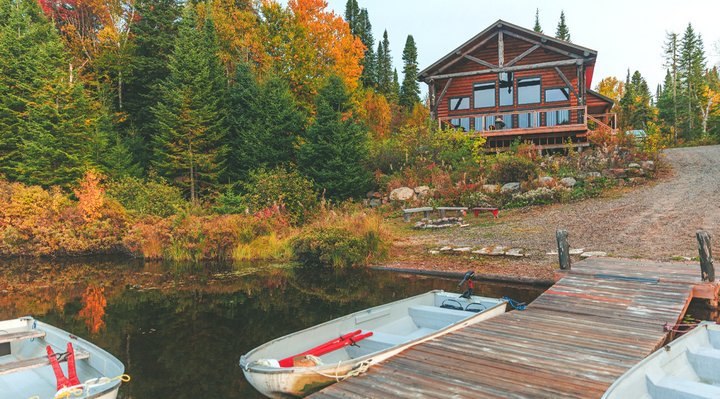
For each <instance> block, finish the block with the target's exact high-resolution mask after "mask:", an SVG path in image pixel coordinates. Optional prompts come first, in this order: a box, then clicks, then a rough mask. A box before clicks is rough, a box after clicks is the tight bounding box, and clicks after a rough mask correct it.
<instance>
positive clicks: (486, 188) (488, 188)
mask: <svg viewBox="0 0 720 399" xmlns="http://www.w3.org/2000/svg"><path fill="white" fill-rule="evenodd" d="M482 191H483V192H486V193H496V192H498V185H497V184H483V186H482Z"/></svg>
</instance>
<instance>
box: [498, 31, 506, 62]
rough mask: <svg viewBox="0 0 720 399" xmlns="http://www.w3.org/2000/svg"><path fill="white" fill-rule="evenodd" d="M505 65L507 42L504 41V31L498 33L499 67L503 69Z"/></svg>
mask: <svg viewBox="0 0 720 399" xmlns="http://www.w3.org/2000/svg"><path fill="white" fill-rule="evenodd" d="M504 64H505V41H504V40H503V31H502V30H500V32H498V66H499V67H500V68H502V67H503V66H504Z"/></svg>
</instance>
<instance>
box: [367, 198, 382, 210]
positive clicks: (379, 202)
mask: <svg viewBox="0 0 720 399" xmlns="http://www.w3.org/2000/svg"><path fill="white" fill-rule="evenodd" d="M380 205H382V200H380V198H372V199H370V207H372V208H377V207H379V206H380Z"/></svg>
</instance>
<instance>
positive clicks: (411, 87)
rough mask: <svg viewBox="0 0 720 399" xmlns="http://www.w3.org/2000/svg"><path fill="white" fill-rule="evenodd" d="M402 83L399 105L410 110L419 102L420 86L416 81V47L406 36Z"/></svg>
mask: <svg viewBox="0 0 720 399" xmlns="http://www.w3.org/2000/svg"><path fill="white" fill-rule="evenodd" d="M402 59H403V82H402V87H401V88H400V104H401V105H404V106H405V107H407V109H408V110H410V109H412V107H413V106H414V105H415V103H418V102H420V86H419V84H418V81H417V77H418V72H419V70H418V63H417V47H416V46H415V39H414V38H413V37H412V35H408V37H407V40H406V41H405V48H404V49H403V55H402Z"/></svg>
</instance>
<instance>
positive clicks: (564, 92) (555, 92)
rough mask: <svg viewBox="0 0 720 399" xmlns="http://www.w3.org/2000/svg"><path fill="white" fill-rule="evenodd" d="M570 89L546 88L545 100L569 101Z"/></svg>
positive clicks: (549, 101)
mask: <svg viewBox="0 0 720 399" xmlns="http://www.w3.org/2000/svg"><path fill="white" fill-rule="evenodd" d="M569 100H570V91H569V90H568V89H567V88H566V87H563V88H560V89H547V90H545V102H546V103H552V102H557V101H569Z"/></svg>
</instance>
